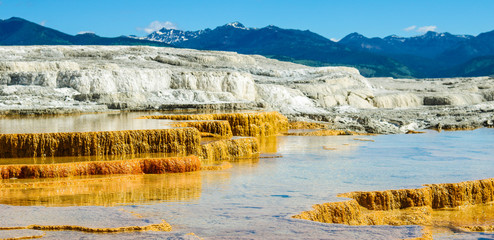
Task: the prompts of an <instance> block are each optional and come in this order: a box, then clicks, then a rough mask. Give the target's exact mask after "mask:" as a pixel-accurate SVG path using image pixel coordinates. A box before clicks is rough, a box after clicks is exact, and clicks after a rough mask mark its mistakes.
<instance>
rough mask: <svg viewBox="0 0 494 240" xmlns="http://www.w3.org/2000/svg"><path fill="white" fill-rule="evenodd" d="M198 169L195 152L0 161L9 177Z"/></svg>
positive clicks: (1, 171)
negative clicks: (39, 161)
mask: <svg viewBox="0 0 494 240" xmlns="http://www.w3.org/2000/svg"><path fill="white" fill-rule="evenodd" d="M197 170H201V161H200V160H199V158H198V157H196V156H188V157H174V158H162V159H149V158H147V159H131V160H123V161H104V162H74V163H59V164H33V165H1V166H0V177H1V178H2V179H9V178H58V177H69V176H84V175H109V174H144V173H149V174H162V173H178V172H191V171H197Z"/></svg>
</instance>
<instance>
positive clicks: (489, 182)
mask: <svg viewBox="0 0 494 240" xmlns="http://www.w3.org/2000/svg"><path fill="white" fill-rule="evenodd" d="M424 186H425V187H424V188H419V189H399V190H386V191H373V192H350V193H344V194H340V195H338V196H339V197H347V198H352V200H348V201H343V202H332V203H324V204H316V205H314V206H313V210H311V211H306V212H302V213H301V214H298V215H295V216H293V217H294V218H299V219H305V220H311V221H319V222H325V223H342V224H349V225H381V224H390V225H407V224H420V225H429V224H430V223H431V213H432V209H443V208H455V207H459V206H465V205H467V206H468V205H476V204H486V203H489V202H492V201H494V178H489V179H483V180H475V181H466V182H460V183H444V184H428V185H424Z"/></svg>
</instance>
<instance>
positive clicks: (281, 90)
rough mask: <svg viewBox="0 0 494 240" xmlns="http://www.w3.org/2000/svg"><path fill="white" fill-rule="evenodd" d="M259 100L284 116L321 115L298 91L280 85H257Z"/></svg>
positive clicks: (318, 109)
mask: <svg viewBox="0 0 494 240" xmlns="http://www.w3.org/2000/svg"><path fill="white" fill-rule="evenodd" d="M257 89H258V90H257V92H258V94H259V98H261V99H263V100H264V101H265V102H266V103H267V104H268V105H269V106H271V107H272V108H274V109H277V110H279V111H281V112H283V113H286V114H296V113H323V112H324V110H323V109H321V108H318V107H317V106H316V105H315V103H314V102H313V101H312V100H310V99H309V98H307V97H306V96H305V95H304V94H303V93H302V92H301V91H300V90H296V89H291V88H288V87H285V86H281V85H274V84H258V85H257Z"/></svg>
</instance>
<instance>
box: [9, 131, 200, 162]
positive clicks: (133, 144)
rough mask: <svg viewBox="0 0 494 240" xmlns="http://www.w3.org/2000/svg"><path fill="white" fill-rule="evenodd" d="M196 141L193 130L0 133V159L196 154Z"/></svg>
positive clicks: (196, 137)
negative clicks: (163, 153)
mask: <svg viewBox="0 0 494 240" xmlns="http://www.w3.org/2000/svg"><path fill="white" fill-rule="evenodd" d="M199 142H200V134H199V131H198V130H197V129H195V128H181V129H155V130H128V131H106V132H61V133H29V134H0V158H22V157H45V156H46V157H55V156H92V155H116V154H137V153H156V152H176V153H183V154H195V153H196V152H197V151H198V147H199Z"/></svg>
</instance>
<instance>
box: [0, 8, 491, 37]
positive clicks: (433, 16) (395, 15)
mask: <svg viewBox="0 0 494 240" xmlns="http://www.w3.org/2000/svg"><path fill="white" fill-rule="evenodd" d="M493 11H494V1H492V0H472V1H468V0H448V1H446V0H340V1H335V0H305V1H301V0H283V1H275V0H272V1H269V0H242V1H224V0H208V1H198V0H173V1H168V0H161V1H159V0H140V1H130V0H119V1H113V0H85V1H82V0H0V19H7V18H10V17H12V16H16V17H21V18H25V19H27V20H30V21H33V22H36V23H39V24H42V25H44V26H46V27H50V28H54V29H57V30H60V31H62V32H65V33H69V34H77V33H79V32H85V31H90V32H95V33H96V34H98V35H100V36H106V37H115V36H119V35H131V34H133V35H138V36H144V35H146V34H147V33H146V31H148V32H149V31H150V30H153V29H155V28H158V27H161V26H168V27H172V28H178V29H182V30H199V29H204V28H214V27H216V26H219V25H224V24H226V23H229V22H233V21H239V22H241V23H243V24H244V25H246V26H247V27H265V26H267V25H276V26H279V27H282V28H293V29H302V30H307V29H308V30H311V31H313V32H316V33H318V34H320V35H323V36H325V37H327V38H333V39H341V38H342V37H344V36H345V35H347V34H349V33H352V32H358V33H361V34H363V35H365V36H367V37H385V36H388V35H391V34H396V35H399V36H413V35H420V34H422V32H424V31H426V30H435V31H438V32H450V33H453V34H471V35H477V34H479V33H482V32H487V31H491V30H494V14H492V12H493Z"/></svg>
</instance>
